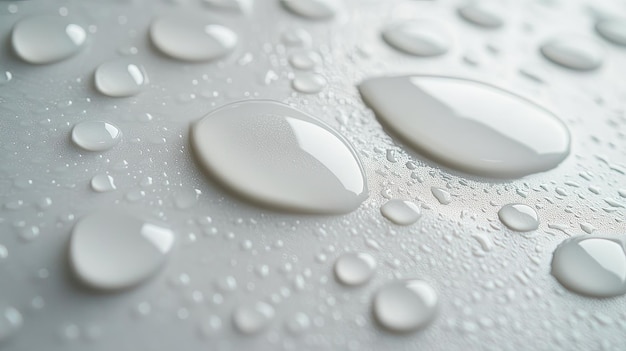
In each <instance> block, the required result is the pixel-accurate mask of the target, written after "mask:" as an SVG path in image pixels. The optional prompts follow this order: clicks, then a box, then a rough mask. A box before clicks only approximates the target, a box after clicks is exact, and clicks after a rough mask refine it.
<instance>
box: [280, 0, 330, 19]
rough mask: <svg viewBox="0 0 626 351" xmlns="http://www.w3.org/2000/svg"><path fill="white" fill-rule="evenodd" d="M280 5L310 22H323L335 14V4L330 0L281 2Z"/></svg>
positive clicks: (286, 0) (287, 0)
mask: <svg viewBox="0 0 626 351" xmlns="http://www.w3.org/2000/svg"><path fill="white" fill-rule="evenodd" d="M280 2H281V4H282V5H283V7H284V8H286V9H287V10H289V12H291V13H293V14H295V15H298V16H301V17H304V18H307V19H311V20H325V19H330V18H333V17H334V16H335V15H336V14H337V9H336V7H335V4H334V2H333V1H331V0H281V1H280Z"/></svg>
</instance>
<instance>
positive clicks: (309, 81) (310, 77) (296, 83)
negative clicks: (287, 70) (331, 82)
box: [291, 73, 326, 94]
mask: <svg viewBox="0 0 626 351" xmlns="http://www.w3.org/2000/svg"><path fill="white" fill-rule="evenodd" d="M291 86H292V87H293V89H294V90H296V91H298V92H300V93H303V94H315V93H319V92H320V91H322V89H324V87H325V86H326V79H325V78H324V77H322V76H321V75H319V74H317V73H299V74H296V77H295V78H294V79H293V81H292V82H291Z"/></svg>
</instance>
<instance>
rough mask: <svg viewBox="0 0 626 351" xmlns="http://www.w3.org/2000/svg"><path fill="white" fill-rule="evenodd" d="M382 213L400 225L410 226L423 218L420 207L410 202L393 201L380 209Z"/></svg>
mask: <svg viewBox="0 0 626 351" xmlns="http://www.w3.org/2000/svg"><path fill="white" fill-rule="evenodd" d="M380 213H381V214H382V215H383V216H384V217H385V218H387V219H388V220H390V221H392V222H393V223H395V224H398V225H410V224H413V223H415V222H417V220H418V219H420V217H421V216H422V211H421V210H420V207H419V205H417V204H416V203H414V202H412V201H408V200H399V199H392V200H389V201H387V202H386V203H385V204H384V205H382V207H381V208H380Z"/></svg>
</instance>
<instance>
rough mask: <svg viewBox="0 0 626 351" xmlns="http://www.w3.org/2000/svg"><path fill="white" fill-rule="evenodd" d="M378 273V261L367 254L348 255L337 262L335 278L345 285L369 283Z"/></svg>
mask: <svg viewBox="0 0 626 351" xmlns="http://www.w3.org/2000/svg"><path fill="white" fill-rule="evenodd" d="M375 271H376V260H375V259H374V257H372V255H370V254H367V253H347V254H343V255H341V256H340V257H339V258H338V259H337V261H335V277H337V280H338V281H339V282H340V283H341V284H344V285H350V286H357V285H363V284H365V283H367V282H368V281H369V280H370V279H372V276H373V275H374V272H375Z"/></svg>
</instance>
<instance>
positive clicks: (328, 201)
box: [191, 100, 367, 214]
mask: <svg viewBox="0 0 626 351" xmlns="http://www.w3.org/2000/svg"><path fill="white" fill-rule="evenodd" d="M191 145H192V147H193V149H194V151H195V153H196V156H197V158H198V160H199V161H200V163H201V164H202V165H203V166H204V167H205V168H206V169H207V170H208V171H209V172H210V173H211V174H212V175H213V176H214V177H215V178H216V179H217V180H219V181H220V182H222V183H223V184H224V185H226V186H227V187H228V188H230V189H231V190H233V191H235V192H237V193H239V194H240V195H242V196H244V197H247V198H249V199H250V200H252V201H255V202H259V203H262V204H265V205H269V206H273V207H278V208H281V209H286V210H293V211H299V212H309V213H329V214H339V213H346V212H350V211H352V210H354V209H356V208H357V207H358V206H359V205H360V204H361V202H363V200H365V199H366V198H367V185H366V181H365V176H364V173H363V168H362V166H361V163H360V161H359V159H358V158H357V155H356V153H355V151H354V150H353V149H352V147H351V146H350V144H349V143H348V141H347V140H345V139H344V138H343V137H342V136H341V135H340V134H339V133H337V132H335V131H334V130H332V129H331V128H330V127H328V126H326V125H325V124H323V123H322V122H320V121H319V120H317V119H316V118H314V117H312V116H310V115H307V114H305V113H303V112H301V111H298V110H296V109H294V108H292V107H289V106H287V105H284V104H281V103H278V102H274V101H256V100H251V101H243V102H238V103H234V104H230V105H227V106H224V107H222V108H220V109H218V110H215V111H213V112H211V113H209V114H208V115H207V116H206V117H204V118H203V119H201V120H200V121H198V122H197V123H195V124H194V126H193V127H192V130H191Z"/></svg>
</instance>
